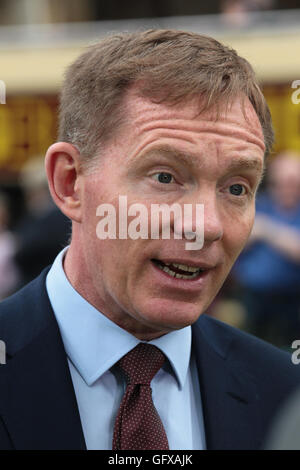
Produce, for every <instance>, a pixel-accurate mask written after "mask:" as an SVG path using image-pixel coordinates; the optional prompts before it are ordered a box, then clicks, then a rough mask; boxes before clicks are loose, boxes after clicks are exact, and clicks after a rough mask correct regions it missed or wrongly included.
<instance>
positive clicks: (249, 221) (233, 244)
mask: <svg viewBox="0 0 300 470" xmlns="http://www.w3.org/2000/svg"><path fill="white" fill-rule="evenodd" d="M253 221H254V212H253V213H251V216H249V217H247V218H244V217H241V218H240V219H238V220H236V221H235V223H233V222H232V221H228V228H227V231H226V240H225V243H226V246H227V250H226V251H227V254H228V253H229V254H230V258H233V260H235V259H236V258H237V256H238V255H239V254H240V252H241V251H242V250H243V248H244V246H245V245H246V243H247V240H248V238H249V235H250V233H251V230H252V227H253Z"/></svg>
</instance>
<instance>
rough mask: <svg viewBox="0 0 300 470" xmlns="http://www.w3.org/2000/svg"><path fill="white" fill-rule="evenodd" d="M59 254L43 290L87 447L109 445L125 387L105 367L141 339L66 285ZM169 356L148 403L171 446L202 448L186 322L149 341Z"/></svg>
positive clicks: (197, 391) (199, 408)
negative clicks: (45, 292) (153, 408)
mask: <svg viewBox="0 0 300 470" xmlns="http://www.w3.org/2000/svg"><path fill="white" fill-rule="evenodd" d="M66 250H67V248H65V249H64V250H63V251H61V252H60V253H59V255H58V256H57V258H56V259H55V261H54V263H53V265H52V267H51V269H50V271H49V273H48V275H47V279H46V287H47V292H48V295H49V298H50V302H51V305H52V308H53V310H54V314H55V317H56V320H57V322H58V326H59V329H60V333H61V336H62V340H63V343H64V347H65V351H66V354H67V359H68V364H69V368H70V372H71V376H72V380H73V386H74V390H75V395H76V399H77V404H78V408H79V414H80V418H81V424H82V429H83V434H84V438H85V442H86V447H87V449H95V450H97V449H100V450H101V449H102V450H104V449H107V450H109V449H111V448H112V438H113V429H114V422H115V418H116V416H117V413H118V409H119V406H120V403H121V400H122V397H123V394H124V391H125V388H126V384H125V382H124V381H123V380H122V379H121V377H120V376H118V374H114V373H113V372H111V371H110V368H111V367H112V366H113V365H114V364H115V363H116V362H117V361H118V360H119V359H120V358H121V357H122V356H124V354H126V353H127V352H128V351H130V350H131V349H133V348H134V347H135V346H136V345H137V344H138V343H140V340H139V339H138V338H136V337H135V336H133V335H131V334H130V333H128V332H127V331H125V330H123V329H122V328H120V327H119V326H118V325H116V324H115V323H113V322H112V321H111V320H109V318H107V317H106V316H105V315H103V314H102V313H101V312H99V311H98V310H97V309H96V308H95V307H93V306H92V305H91V304H89V303H88V302H87V301H86V300H85V299H84V298H83V297H82V296H81V295H80V294H79V293H78V292H77V291H76V290H75V289H74V288H73V287H72V285H71V284H70V282H69V281H68V279H67V277H66V275H65V272H64V269H63V257H64V254H65V252H66ZM149 343H150V344H154V345H155V346H157V347H158V348H159V349H160V350H161V351H163V352H164V354H165V355H166V357H167V358H168V359H169V363H168V361H166V365H165V366H164V367H163V368H162V369H160V371H159V372H158V373H157V374H156V375H155V377H154V379H153V380H152V382H151V388H152V397H153V403H154V405H155V407H156V409H157V411H158V413H159V415H160V418H161V420H162V423H163V425H164V428H165V431H166V434H167V437H168V441H169V447H170V449H171V450H179V449H187V450H190V449H204V448H205V434H204V424H203V415H202V405H201V397H200V389H199V382H198V374H197V370H196V365H195V360H194V358H193V357H192V355H191V327H190V326H188V327H186V328H183V329H181V330H177V331H174V332H171V333H168V334H166V335H164V336H161V337H160V338H157V339H155V340H152V341H149Z"/></svg>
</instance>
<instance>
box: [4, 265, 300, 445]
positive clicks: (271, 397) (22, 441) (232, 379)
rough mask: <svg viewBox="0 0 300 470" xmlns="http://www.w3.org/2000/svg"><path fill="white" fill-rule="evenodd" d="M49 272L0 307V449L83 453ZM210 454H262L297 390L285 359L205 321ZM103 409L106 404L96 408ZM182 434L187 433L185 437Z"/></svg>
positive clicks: (202, 357) (201, 338)
mask: <svg viewBox="0 0 300 470" xmlns="http://www.w3.org/2000/svg"><path fill="white" fill-rule="evenodd" d="M48 269H49V268H47V269H46V270H44V271H43V272H42V274H41V275H40V276H39V277H38V278H37V279H35V280H34V281H33V282H31V283H30V284H28V285H27V286H25V287H24V288H23V289H22V290H20V291H19V292H17V293H16V294H14V295H13V296H12V297H10V298H8V299H6V300H5V301H3V302H2V303H1V304H0V339H1V340H3V341H5V343H6V353H7V355H6V364H2V365H0V449H34V450H39V449H85V448H86V446H85V441H84V436H83V431H82V427H81V422H80V416H79V411H78V407H77V402H76V397H75V393H74V388H73V384H72V379H71V376H70V372H69V367H68V363H67V358H66V353H65V350H64V346H63V343H62V339H61V336H60V333H59V329H58V325H57V323H56V320H55V316H54V314H53V310H52V308H51V305H50V302H49V298H48V295H47V291H46V287H45V279H46V275H47V272H48ZM192 331H193V343H192V344H193V350H194V353H195V356H196V362H197V368H198V373H199V381H200V388H201V398H202V404H203V413H204V425H205V433H206V441H207V448H208V449H259V448H261V446H262V444H263V442H264V438H265V435H266V433H267V431H268V428H269V425H270V422H271V420H272V418H273V417H274V413H275V411H276V410H277V408H278V406H280V404H281V403H282V401H283V400H284V399H285V398H286V397H287V395H289V393H290V392H291V391H292V390H293V389H294V388H295V387H296V386H298V385H299V384H300V367H297V366H296V365H293V364H292V362H291V357H290V355H289V354H287V353H284V352H282V351H280V350H279V349H277V348H275V347H273V346H271V345H269V344H267V343H265V342H263V341H260V340H258V339H257V338H255V337H253V336H250V335H248V334H246V333H243V332H241V331H239V330H237V329H235V328H232V327H230V326H228V325H225V324H223V323H221V322H219V321H217V320H214V319H212V318H210V317H208V316H206V315H201V316H200V319H199V320H198V321H197V322H196V323H195V324H194V325H193V327H192ZM99 406H105V403H103V404H101V403H99ZM183 432H184V430H183Z"/></svg>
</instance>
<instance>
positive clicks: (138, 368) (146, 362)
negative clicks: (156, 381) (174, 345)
mask: <svg viewBox="0 0 300 470" xmlns="http://www.w3.org/2000/svg"><path fill="white" fill-rule="evenodd" d="M164 362H165V356H164V354H163V353H162V352H161V351H160V350H159V349H158V348H157V347H156V346H153V345H152V344H145V343H139V344H138V345H137V346H136V347H135V348H134V349H132V350H131V351H129V352H128V353H127V354H125V356H123V357H122V358H121V359H120V360H119V361H118V363H117V364H118V366H119V367H120V369H121V370H122V372H123V373H124V375H125V378H126V380H127V383H128V384H134V385H137V384H144V385H150V382H151V380H152V379H153V377H154V376H155V374H156V373H157V372H158V371H159V369H160V368H161V367H162V365H163V363H164Z"/></svg>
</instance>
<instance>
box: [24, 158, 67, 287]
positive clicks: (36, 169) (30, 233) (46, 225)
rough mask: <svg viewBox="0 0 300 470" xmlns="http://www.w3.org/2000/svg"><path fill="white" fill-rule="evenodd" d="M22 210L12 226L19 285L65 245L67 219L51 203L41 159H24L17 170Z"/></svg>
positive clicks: (40, 268)
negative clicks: (22, 201)
mask: <svg viewBox="0 0 300 470" xmlns="http://www.w3.org/2000/svg"><path fill="white" fill-rule="evenodd" d="M20 185H21V187H22V188H23V191H24V195H25V206H26V213H25V215H24V217H23V218H22V219H21V220H20V222H19V224H18V226H17V227H16V234H17V238H18V248H17V251H16V254H15V261H16V264H17V266H18V268H19V271H20V280H19V285H20V287H21V286H22V285H24V284H26V283H27V282H29V281H31V280H32V279H33V278H34V277H36V276H37V275H38V274H39V273H40V272H41V270H42V269H43V268H44V267H46V266H48V265H49V264H50V263H52V261H53V260H54V258H55V256H56V255H57V253H58V252H59V251H60V250H61V249H62V248H63V247H64V246H66V244H67V242H68V239H69V236H70V231H71V228H70V221H69V219H68V218H67V217H65V215H64V214H63V213H62V212H61V211H60V210H59V209H58V208H57V206H56V205H55V204H54V203H53V201H52V198H51V196H50V193H49V189H48V182H47V178H46V174H45V168H44V160H43V158H41V157H36V158H33V159H31V160H29V162H27V163H26V164H25V165H24V167H23V169H22V171H21V174H20Z"/></svg>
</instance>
